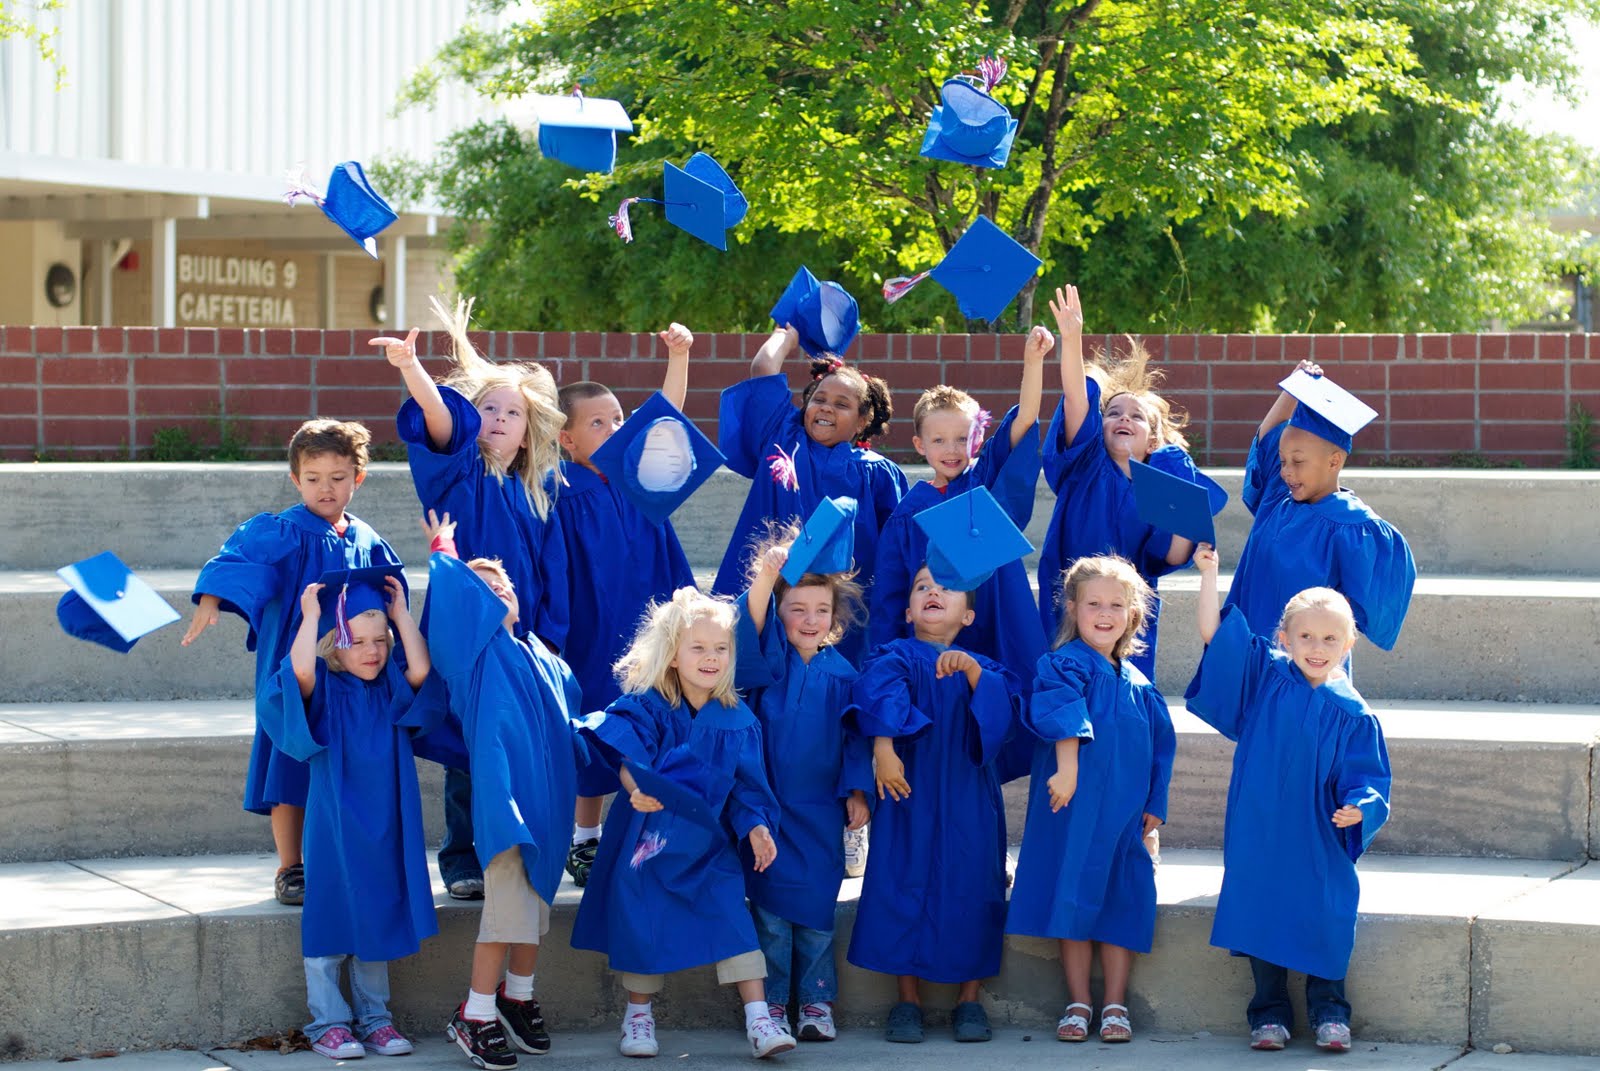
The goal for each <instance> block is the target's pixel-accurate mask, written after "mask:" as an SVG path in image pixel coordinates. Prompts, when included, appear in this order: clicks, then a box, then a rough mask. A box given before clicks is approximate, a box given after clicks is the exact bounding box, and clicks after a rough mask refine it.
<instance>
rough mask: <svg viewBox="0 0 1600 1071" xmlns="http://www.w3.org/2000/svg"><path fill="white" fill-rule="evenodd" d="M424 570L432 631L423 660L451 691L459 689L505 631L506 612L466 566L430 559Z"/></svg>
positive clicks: (457, 561)
mask: <svg viewBox="0 0 1600 1071" xmlns="http://www.w3.org/2000/svg"><path fill="white" fill-rule="evenodd" d="M429 567H430V568H429V574H428V612H429V614H431V615H432V618H433V621H434V626H433V628H432V629H431V630H430V634H429V637H428V654H429V656H430V657H431V658H432V660H433V668H434V670H435V671H436V672H438V674H439V675H440V676H442V677H443V678H444V679H445V681H446V682H447V683H448V684H449V685H450V686H451V687H452V688H454V689H462V688H465V687H466V683H467V680H468V678H469V677H470V675H471V673H472V671H473V669H474V668H475V667H476V666H477V664H478V662H479V660H480V658H481V657H482V655H483V651H484V648H486V647H488V646H489V643H490V641H492V640H493V639H494V637H495V633H496V632H502V631H504V630H505V617H506V606H505V603H503V602H501V601H500V600H499V599H498V598H496V597H495V594H494V592H492V591H490V590H489V585H487V584H485V583H484V582H483V581H482V579H480V578H479V577H478V575H477V574H476V573H474V572H473V571H472V570H471V569H468V568H467V563H466V562H464V561H461V560H460V559H458V558H453V557H451V556H450V555H448V554H442V553H435V554H434V555H433V557H432V558H431V559H429ZM441 624H443V625H445V626H446V627H444V628H441V627H439V626H440V625H441Z"/></svg>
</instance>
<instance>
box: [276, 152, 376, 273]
mask: <svg viewBox="0 0 1600 1071" xmlns="http://www.w3.org/2000/svg"><path fill="white" fill-rule="evenodd" d="M302 198H303V199H305V200H308V201H315V202H316V203H317V205H318V206H320V207H321V209H322V212H323V215H325V216H327V217H328V218H329V219H331V220H333V221H334V222H335V223H337V224H338V225H339V228H340V229H341V230H343V231H344V232H345V233H346V234H348V235H349V236H350V237H351V238H353V239H355V242H356V244H357V245H359V246H360V247H361V248H362V249H365V250H366V251H367V255H368V256H369V257H372V258H373V259H374V260H376V259H377V257H378V243H377V240H376V239H375V238H374V237H373V235H375V234H377V233H378V232H379V231H381V230H383V229H384V228H385V227H387V226H388V225H389V224H391V223H393V222H394V221H395V219H396V218H397V217H396V216H395V214H394V209H392V208H390V207H389V202H387V201H385V200H384V199H383V198H382V197H380V196H379V195H378V191H377V190H374V189H373V188H372V183H370V182H368V181H367V173H366V172H365V171H363V170H361V165H360V164H358V163H356V162H355V161H354V160H347V161H345V162H344V163H342V164H336V165H335V166H334V169H333V174H331V175H329V176H328V189H327V192H326V193H321V194H319V193H318V192H317V191H316V190H315V189H314V188H313V187H311V186H309V185H307V184H306V183H305V182H304V181H303V180H302V179H301V177H300V175H299V174H298V173H296V174H293V175H291V176H290V178H289V192H288V193H286V194H284V198H283V199H284V200H285V201H286V202H288V203H289V204H291V205H292V204H294V203H295V201H297V200H299V199H302Z"/></svg>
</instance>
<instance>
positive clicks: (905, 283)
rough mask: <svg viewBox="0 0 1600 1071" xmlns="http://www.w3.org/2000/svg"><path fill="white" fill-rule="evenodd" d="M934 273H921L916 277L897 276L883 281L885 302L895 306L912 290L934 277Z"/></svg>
mask: <svg viewBox="0 0 1600 1071" xmlns="http://www.w3.org/2000/svg"><path fill="white" fill-rule="evenodd" d="M932 274H933V272H932V271H919V272H917V274H915V275H909V276H908V275H897V276H895V277H894V278H893V279H885V280H884V281H883V300H885V301H887V302H888V303H889V304H891V305H893V304H894V303H895V302H896V301H899V300H900V299H901V298H903V297H905V296H906V294H908V293H910V291H911V288H912V287H913V286H916V285H917V284H918V283H920V282H922V280H924V279H926V278H927V277H928V276H930V275H932Z"/></svg>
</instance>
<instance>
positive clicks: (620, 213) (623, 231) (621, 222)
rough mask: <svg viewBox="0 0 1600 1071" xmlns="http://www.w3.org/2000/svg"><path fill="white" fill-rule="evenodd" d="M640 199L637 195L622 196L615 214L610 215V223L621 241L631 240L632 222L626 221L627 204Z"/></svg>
mask: <svg viewBox="0 0 1600 1071" xmlns="http://www.w3.org/2000/svg"><path fill="white" fill-rule="evenodd" d="M638 200H640V199H639V198H638V197H624V198H623V199H622V203H621V204H619V205H618V206H617V214H616V215H614V216H612V217H611V219H610V223H611V226H612V228H613V229H614V230H615V231H616V232H617V237H618V238H621V239H622V240H623V242H625V243H626V242H631V241H633V224H632V223H630V222H629V221H628V206H629V205H631V204H634V203H635V202H637V201H638Z"/></svg>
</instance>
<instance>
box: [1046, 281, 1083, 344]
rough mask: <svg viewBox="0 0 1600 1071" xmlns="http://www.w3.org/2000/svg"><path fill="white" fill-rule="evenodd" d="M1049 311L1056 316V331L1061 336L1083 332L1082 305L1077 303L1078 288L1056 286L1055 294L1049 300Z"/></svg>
mask: <svg viewBox="0 0 1600 1071" xmlns="http://www.w3.org/2000/svg"><path fill="white" fill-rule="evenodd" d="M1050 311H1051V312H1052V313H1053V314H1054V315H1055V318H1056V333H1057V334H1059V335H1060V336H1061V337H1062V338H1067V337H1069V336H1072V335H1081V334H1083V307H1082V306H1081V305H1079V304H1078V288H1077V287H1075V286H1068V287H1066V288H1062V287H1059V286H1058V287H1056V296H1055V297H1054V298H1052V299H1051V300H1050Z"/></svg>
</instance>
